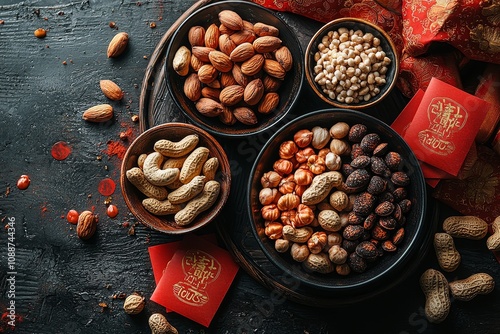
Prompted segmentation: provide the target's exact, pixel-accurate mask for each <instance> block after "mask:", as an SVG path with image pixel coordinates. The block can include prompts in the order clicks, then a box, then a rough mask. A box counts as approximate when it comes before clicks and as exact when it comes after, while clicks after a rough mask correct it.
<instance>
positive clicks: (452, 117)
mask: <svg viewBox="0 0 500 334" xmlns="http://www.w3.org/2000/svg"><path fill="white" fill-rule="evenodd" d="M487 108H488V103H487V102H485V101H484V100H481V99H479V98H477V97H475V96H473V95H470V94H467V93H466V92H464V91H462V90H460V89H458V88H456V87H454V86H452V85H449V84H447V83H444V82H442V81H440V80H438V79H435V78H434V79H432V80H431V82H430V84H429V87H428V88H427V90H426V91H425V94H424V96H423V98H422V101H421V103H420V105H419V108H418V110H417V112H416V113H415V117H414V118H413V121H412V122H411V124H410V126H409V127H408V129H407V130H406V133H405V135H404V139H405V140H406V142H407V143H408V144H409V145H410V147H411V148H412V150H413V152H414V153H415V155H416V157H417V158H418V159H419V160H421V161H423V162H426V163H428V164H430V165H432V166H434V167H437V168H439V169H441V170H443V171H445V172H447V173H449V174H451V175H454V176H457V175H458V172H459V170H460V167H461V166H462V164H463V163H464V160H465V157H466V156H467V153H468V152H469V149H470V147H471V145H472V143H473V142H474V138H475V137H476V134H477V132H478V130H479V127H480V126H481V123H482V122H483V120H484V118H485V116H486V111H487Z"/></svg>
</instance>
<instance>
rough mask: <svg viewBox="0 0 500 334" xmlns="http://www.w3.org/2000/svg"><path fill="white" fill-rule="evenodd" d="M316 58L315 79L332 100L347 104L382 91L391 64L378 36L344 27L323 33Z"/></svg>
mask: <svg viewBox="0 0 500 334" xmlns="http://www.w3.org/2000/svg"><path fill="white" fill-rule="evenodd" d="M314 61H316V65H315V66H314V74H315V77H314V81H315V82H316V83H318V85H319V86H320V87H321V89H322V91H323V92H324V93H325V94H326V95H327V96H328V98H329V99H331V100H336V101H338V102H340V103H346V104H354V103H360V102H368V101H369V100H370V99H371V98H372V97H374V96H376V95H377V94H379V93H380V86H383V85H385V84H386V73H387V71H388V67H389V65H390V64H391V59H390V58H389V57H387V56H386V53H385V51H384V50H383V49H382V46H381V45H380V39H379V38H377V37H375V36H373V34H371V33H363V32H362V31H361V30H356V31H354V30H352V29H351V30H349V29H347V28H345V27H342V28H339V29H337V30H336V31H329V32H328V33H327V34H326V35H325V36H323V39H322V41H321V43H319V45H318V51H317V52H316V53H315V54H314Z"/></svg>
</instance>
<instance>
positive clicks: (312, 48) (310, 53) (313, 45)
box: [304, 17, 400, 110]
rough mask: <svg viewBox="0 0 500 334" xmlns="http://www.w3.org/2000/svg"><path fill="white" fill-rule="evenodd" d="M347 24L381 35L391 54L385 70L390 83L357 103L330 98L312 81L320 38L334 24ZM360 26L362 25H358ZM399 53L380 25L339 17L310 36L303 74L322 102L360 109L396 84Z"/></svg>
mask: <svg viewBox="0 0 500 334" xmlns="http://www.w3.org/2000/svg"><path fill="white" fill-rule="evenodd" d="M342 24H343V25H347V26H348V27H347V28H351V27H352V28H354V29H360V30H363V32H365V33H368V32H369V33H372V34H374V35H377V37H380V36H382V40H381V42H382V43H383V44H387V46H386V47H385V48H384V52H385V53H386V55H391V57H390V58H391V61H392V64H391V66H390V67H389V70H388V71H387V77H392V78H393V79H392V81H391V82H390V83H386V84H385V85H384V86H382V88H381V90H380V93H379V94H378V95H377V96H375V97H372V98H371V99H370V100H368V101H366V102H365V101H362V102H359V103H353V104H346V103H341V102H338V101H336V100H332V99H330V98H328V97H327V96H326V95H325V94H324V93H323V92H322V91H321V89H320V88H319V85H318V84H317V83H316V82H315V81H314V77H315V75H314V74H313V68H314V65H315V64H314V62H313V61H312V60H313V59H314V54H315V53H316V50H317V48H318V44H319V43H320V42H321V39H322V38H323V36H324V35H325V34H327V33H328V31H330V30H333V29H335V26H338V27H337V28H340V26H339V25H342ZM360 26H362V27H360ZM399 58H400V57H399V54H398V53H397V48H396V45H395V44H394V41H393V40H392V38H391V37H390V36H389V34H388V33H387V32H386V31H385V30H384V29H382V28H381V27H379V26H377V25H375V24H373V23H371V22H369V21H366V20H363V19H360V18H355V17H343V18H339V19H335V20H332V21H330V22H328V23H326V24H325V25H323V26H322V27H321V28H320V29H319V30H318V31H317V32H316V33H315V34H314V35H313V37H311V40H310V41H309V43H308V44H307V48H306V52H305V57H304V63H305V66H304V67H305V76H306V80H307V82H308V83H309V86H310V87H311V89H312V90H313V91H314V93H315V94H316V95H317V96H318V97H319V98H320V99H321V100H322V101H324V102H326V103H328V104H330V105H332V107H335V108H344V109H352V110H360V109H366V108H369V107H372V106H374V105H375V104H377V103H379V102H381V101H382V100H383V99H384V98H385V97H387V95H389V93H390V92H391V91H392V89H393V88H394V87H395V86H396V82H397V77H398V74H399V68H400V64H399Z"/></svg>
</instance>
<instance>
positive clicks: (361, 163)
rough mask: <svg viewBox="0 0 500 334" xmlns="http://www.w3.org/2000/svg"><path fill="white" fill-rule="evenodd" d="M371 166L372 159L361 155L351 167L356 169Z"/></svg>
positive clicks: (353, 161)
mask: <svg viewBox="0 0 500 334" xmlns="http://www.w3.org/2000/svg"><path fill="white" fill-rule="evenodd" d="M369 164H370V157H369V156H367V155H360V156H358V157H356V158H354V159H353V160H352V161H351V166H352V167H354V168H365V167H366V166H368V165H369Z"/></svg>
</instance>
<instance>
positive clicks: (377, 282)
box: [246, 108, 432, 296]
mask: <svg viewBox="0 0 500 334" xmlns="http://www.w3.org/2000/svg"><path fill="white" fill-rule="evenodd" d="M325 114H330V115H331V116H332V118H331V123H329V124H328V125H329V126H331V125H333V124H334V123H335V122H339V121H344V122H347V123H348V124H351V125H352V124H353V123H354V122H356V123H363V124H365V125H367V126H368V128H369V130H372V131H376V129H373V127H374V126H376V127H377V128H378V129H383V130H384V131H385V132H386V134H381V133H380V132H377V133H379V135H381V137H382V139H384V140H387V139H393V141H392V142H390V145H391V148H392V149H394V148H395V147H397V149H396V151H398V152H403V153H404V156H405V157H406V165H405V166H406V168H407V169H410V172H411V175H413V176H412V182H411V184H410V186H411V188H412V189H413V191H412V192H416V191H418V192H419V193H418V194H414V195H415V196H418V201H417V200H416V199H415V201H414V202H415V203H416V205H414V206H413V207H412V210H411V211H410V213H411V214H412V215H416V221H415V222H414V225H413V228H414V233H413V234H412V235H411V236H408V235H406V237H405V239H404V241H403V243H402V245H401V246H400V249H398V250H397V252H395V254H386V255H384V257H383V258H382V259H380V260H378V261H377V263H375V265H374V266H373V267H369V268H368V269H367V270H366V271H365V272H363V273H361V274H358V273H351V274H350V275H348V276H340V275H338V274H336V273H335V272H334V273H330V274H319V273H308V272H306V271H305V269H303V268H302V265H301V264H300V263H298V262H294V260H293V259H291V257H290V256H289V254H281V253H278V252H277V251H276V250H275V249H274V244H273V243H272V240H269V239H268V238H267V236H265V235H264V234H263V233H261V234H259V231H258V227H257V226H256V225H257V224H259V222H256V221H255V219H254V216H253V215H252V213H256V212H260V210H255V206H256V205H257V206H261V205H260V203H258V192H257V191H256V189H255V188H256V187H255V186H254V185H255V183H256V182H259V183H258V185H259V186H260V181H259V180H260V175H262V173H263V172H264V171H263V170H257V169H258V167H259V165H260V164H261V159H262V157H263V156H264V155H265V152H266V151H267V152H268V150H269V147H272V146H275V148H277V147H279V144H277V143H276V138H278V137H280V136H281V135H283V136H285V135H284V133H285V132H286V131H287V130H288V129H289V128H290V127H292V126H294V125H295V126H297V127H299V126H302V124H303V123H308V122H314V120H315V119H318V118H320V117H321V116H323V115H325ZM361 117H362V118H364V120H361V119H360V118H361ZM346 118H347V119H346ZM353 119H356V120H355V121H353ZM367 123H370V124H371V125H368V124H367ZM315 124H316V125H321V124H320V122H318V121H317V120H316V121H315ZM307 126H309V125H307ZM295 130H299V128H297V129H295ZM291 136H292V133H289V134H287V135H286V138H291ZM268 154H270V153H268ZM275 154H277V151H276V152H275ZM268 164H269V163H268ZM257 173H258V174H257ZM247 187H248V188H247V199H246V200H247V202H246V205H247V211H248V217H249V221H250V225H251V230H252V233H253V234H254V237H255V238H256V239H257V241H258V244H259V246H260V248H261V249H262V251H263V252H264V254H265V255H266V257H267V258H268V259H269V260H270V261H271V262H272V263H273V264H274V265H275V266H276V267H278V268H279V269H281V270H283V271H284V272H285V273H288V274H290V275H293V277H295V278H297V279H298V280H299V281H300V282H301V283H304V284H305V285H307V286H310V287H313V288H318V289H320V290H324V291H329V292H333V291H334V292H336V293H340V294H344V293H360V294H364V293H368V294H370V295H375V294H376V292H374V290H373V289H374V288H376V287H381V285H383V284H384V283H385V284H386V285H387V286H389V285H390V286H392V285H394V280H395V279H397V277H393V276H392V275H393V274H394V275H397V274H399V276H404V273H401V271H402V270H404V269H406V268H405V266H406V267H408V266H409V263H408V261H410V260H411V259H412V258H415V255H416V254H417V253H418V252H420V251H421V249H420V247H419V246H420V244H421V243H423V240H424V239H425V238H426V232H427V229H431V228H432V225H431V224H427V225H426V224H425V218H426V210H427V193H426V185H425V179H424V176H423V173H422V170H421V168H420V165H419V163H418V160H417V158H416V157H415V155H414V154H413V151H412V150H411V149H410V147H409V146H408V144H407V143H406V142H405V141H404V140H403V139H402V138H401V137H400V136H399V135H398V134H397V133H396V132H395V131H394V130H393V129H392V128H391V127H390V126H389V125H387V124H386V123H384V122H382V121H381V120H379V119H377V118H375V117H373V116H371V115H367V114H365V113H363V112H361V111H357V110H351V109H342V108H331V109H321V110H316V111H312V112H310V113H308V114H306V115H302V116H300V117H298V118H296V119H294V120H293V121H291V122H290V123H288V124H286V125H284V126H283V127H281V128H280V129H279V130H278V131H277V132H276V133H275V134H274V135H273V136H272V137H271V138H270V139H269V140H268V141H267V142H266V144H265V145H264V146H263V147H262V149H261V151H260V152H259V154H258V156H257V158H256V160H255V162H254V164H253V166H252V169H251V172H250V176H249V180H248V184H247ZM261 222H262V220H261ZM405 226H407V225H405ZM260 229H261V232H263V227H261V228H260ZM401 248H402V249H401ZM393 257H396V260H395V261H394V262H393V261H391V259H392V258H393ZM420 259H421V257H418V260H420ZM382 261H383V262H382ZM412 267H414V266H412ZM391 278H392V281H390V279H391ZM387 286H385V287H383V288H382V287H381V289H380V290H381V291H386V290H387ZM351 296H352V295H351Z"/></svg>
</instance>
